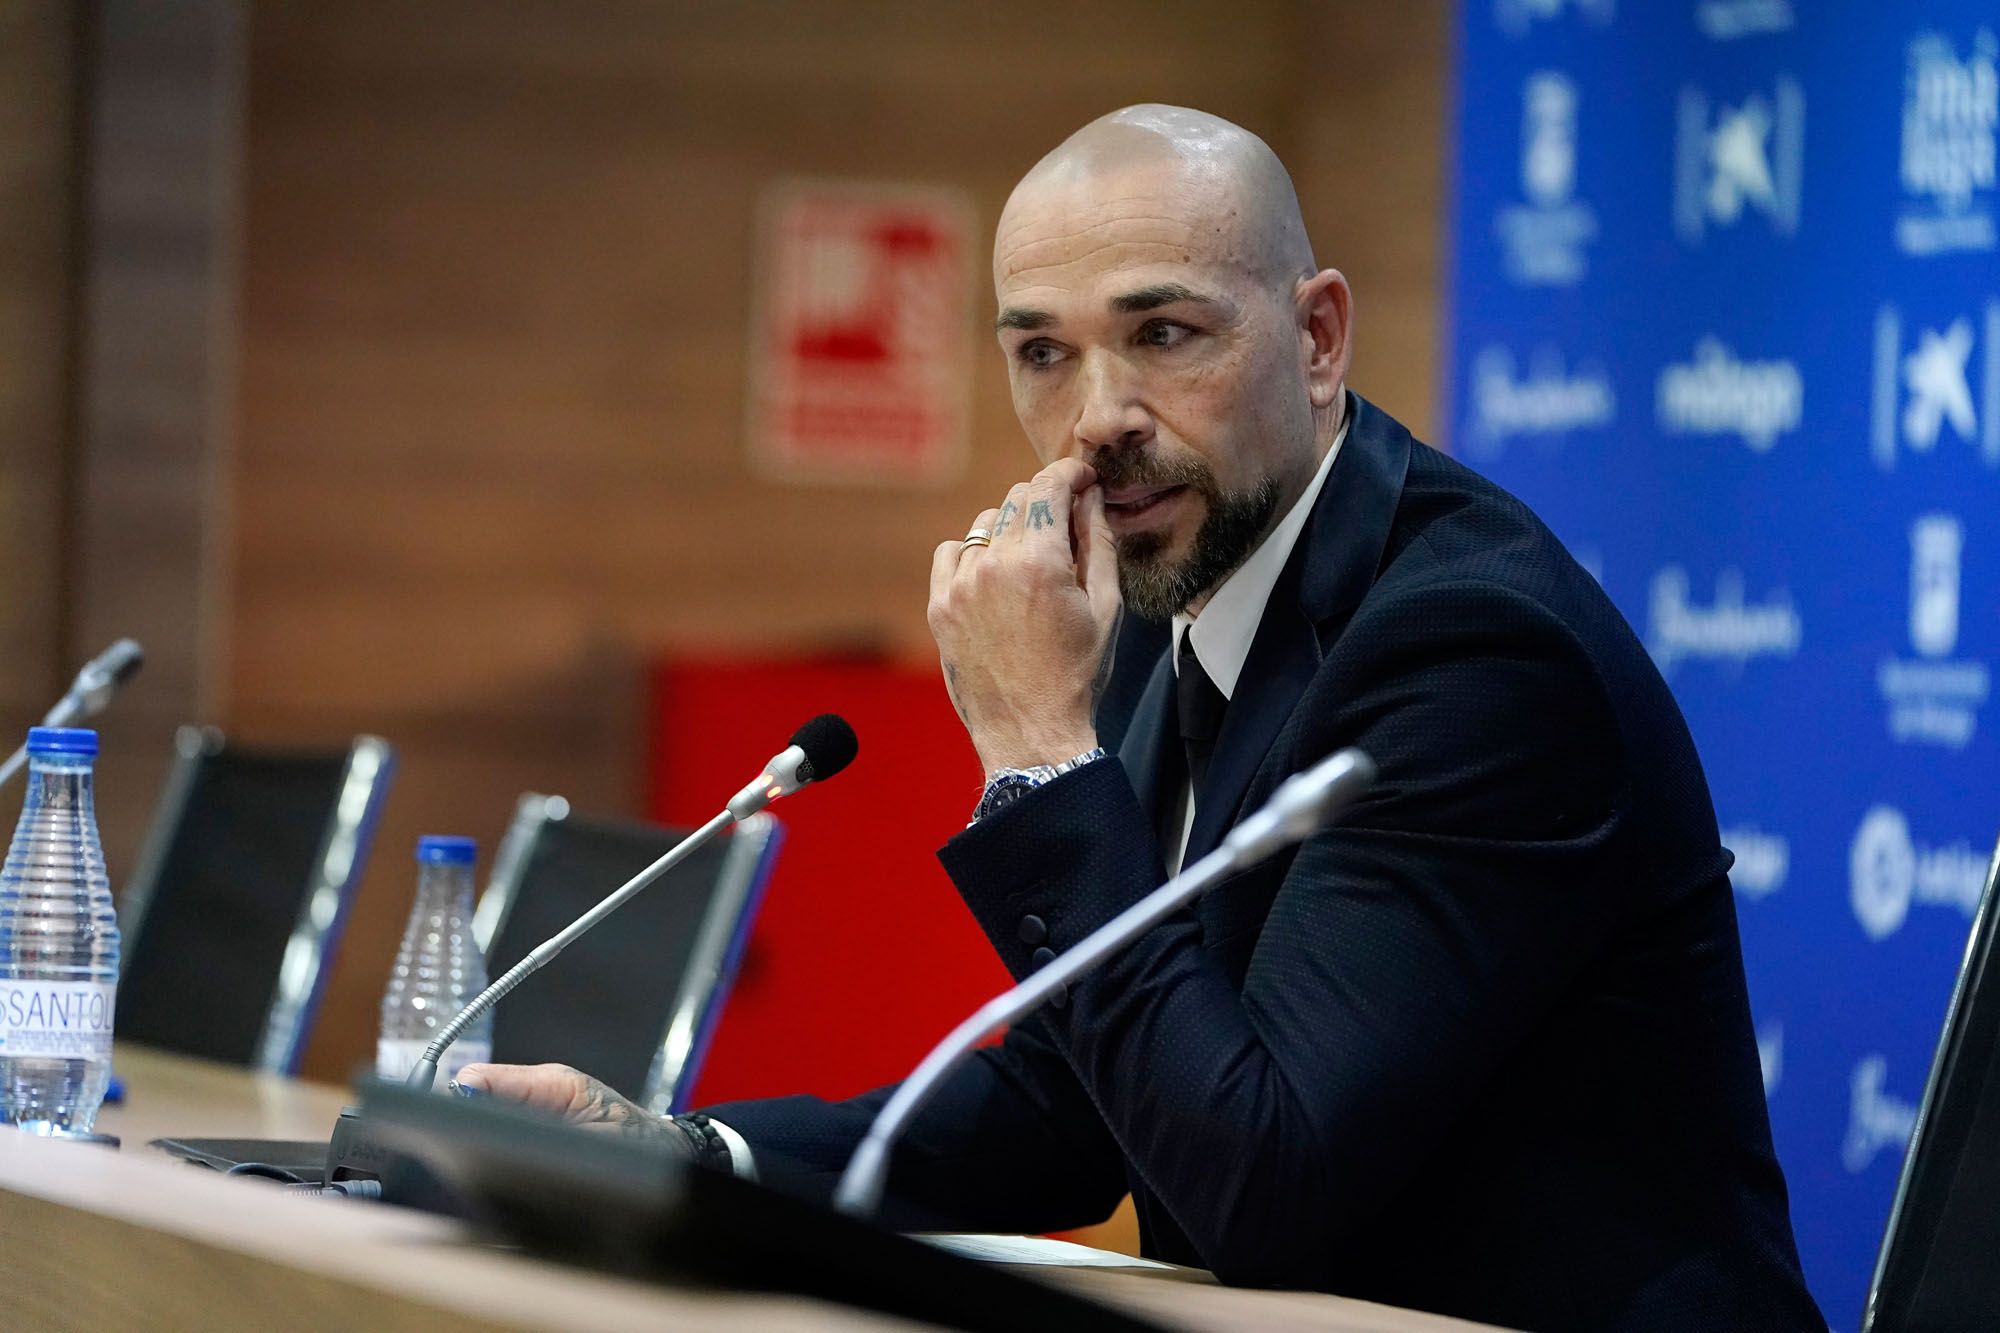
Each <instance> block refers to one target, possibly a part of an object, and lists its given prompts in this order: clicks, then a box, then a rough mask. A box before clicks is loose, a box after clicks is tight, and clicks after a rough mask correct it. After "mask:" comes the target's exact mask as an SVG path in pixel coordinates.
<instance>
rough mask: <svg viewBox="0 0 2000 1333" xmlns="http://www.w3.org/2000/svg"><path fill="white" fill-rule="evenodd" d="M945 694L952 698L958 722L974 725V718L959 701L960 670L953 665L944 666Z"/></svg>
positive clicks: (946, 664) (947, 663)
mask: <svg viewBox="0 0 2000 1333" xmlns="http://www.w3.org/2000/svg"><path fill="white" fill-rule="evenodd" d="M944 692H945V694H946V695H948V696H950V698H951V706H952V708H953V709H954V710H955V711H956V712H957V713H958V720H959V721H960V722H963V723H965V724H966V725H967V726H971V725H972V717H971V715H970V714H968V713H967V712H966V711H965V705H964V704H962V703H960V702H959V701H958V668H957V667H955V666H953V665H952V664H951V663H949V662H946V663H945V664H944Z"/></svg>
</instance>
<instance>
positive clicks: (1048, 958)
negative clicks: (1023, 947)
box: [1028, 948, 1056, 967]
mask: <svg viewBox="0 0 2000 1333" xmlns="http://www.w3.org/2000/svg"><path fill="white" fill-rule="evenodd" d="M1055 960H1056V951H1055V950H1054V949H1048V948H1042V949H1037V950H1035V953H1034V956H1033V957H1032V958H1030V959H1029V960H1028V961H1029V962H1031V963H1033V964H1034V965H1035V966H1036V967H1047V966H1048V965H1049V964H1050V963H1053V962H1054V961H1055Z"/></svg>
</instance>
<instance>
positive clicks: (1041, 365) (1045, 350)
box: [1015, 341, 1062, 370]
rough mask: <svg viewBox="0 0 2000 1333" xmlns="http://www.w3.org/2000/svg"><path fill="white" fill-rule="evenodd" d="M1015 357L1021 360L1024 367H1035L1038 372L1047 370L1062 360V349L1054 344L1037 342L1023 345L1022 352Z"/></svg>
mask: <svg viewBox="0 0 2000 1333" xmlns="http://www.w3.org/2000/svg"><path fill="white" fill-rule="evenodd" d="M1015 355H1016V356H1018V357H1020V358H1021V362H1022V364H1024V365H1027V366H1030V367H1033V368H1034V369H1036V370H1046V369H1048V368H1049V367H1050V366H1053V365H1054V364H1055V363H1056V362H1058V361H1060V360H1062V349H1061V348H1059V347H1057V346H1056V345H1055V344H1054V343H1045V342H1039V341H1037V342H1031V343H1023V344H1022V345H1021V350H1020V351H1018V352H1016V353H1015Z"/></svg>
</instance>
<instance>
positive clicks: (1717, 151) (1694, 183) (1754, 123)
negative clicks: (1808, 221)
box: [1674, 74, 1806, 245]
mask: <svg viewBox="0 0 2000 1333" xmlns="http://www.w3.org/2000/svg"><path fill="white" fill-rule="evenodd" d="M1805 142H1806V97H1805V93H1804V92H1803V91H1801V90H1800V88H1799V82H1798V80H1797V79H1794V78H1792V77H1791V76H1790V75H1786V74H1781V75H1779V76H1778V79H1777V82H1776V83H1775V84H1774V85H1773V86H1772V89H1771V91H1770V92H1769V93H1765V92H1762V91H1758V92H1753V93H1751V94H1749V95H1748V96H1747V97H1745V98H1744V99H1743V100H1742V101H1740V102H1735V103H1726V102H1715V101H1713V100H1711V99H1710V97H1709V95H1708V94H1707V93H1706V92H1705V91H1703V90H1702V89H1700V88H1697V87H1695V86H1694V85H1692V84H1690V85H1688V86H1686V87H1683V88H1682V89H1681V96H1680V110H1679V117H1678V126H1677V130H1676V133H1675V139H1674V230H1675V231H1676V232H1678V233H1679V234H1680V238H1681V240H1683V241H1684V242H1686V243H1687V244H1689V245H1697V244H1699V243H1700V242H1701V240H1702V238H1703V237H1704V236H1706V235H1707V233H1708V231H1709V230H1710V229H1711V228H1715V227H1733V226H1735V225H1736V224H1737V223H1738V222H1740V221H1742V219H1743V218H1744V217H1745V216H1747V215H1749V214H1752V213H1755V214H1759V215H1761V216H1762V217H1763V218H1764V219H1765V221H1766V222H1767V223H1769V224H1770V227H1771V230H1773V231H1774V232H1776V233H1777V234H1778V235H1780V236H1790V235H1792V234H1793V233H1795V232H1797V231H1798V229H1799V199H1800V193H1801V182H1802V180H1803V178H1804V173H1805Z"/></svg>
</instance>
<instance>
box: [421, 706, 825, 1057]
mask: <svg viewBox="0 0 2000 1333" xmlns="http://www.w3.org/2000/svg"><path fill="white" fill-rule="evenodd" d="M859 748H860V742H859V741H857V740H856V739H855V737H854V728H853V727H850V726H848V725H847V722H846V720H845V719H844V718H841V717H840V716H838V715H837V714H834V713H822V714H820V715H819V716H818V717H816V718H814V719H813V720H812V721H810V722H808V723H806V724H805V725H804V726H802V727H800V728H799V729H798V730H797V731H795V732H793V733H792V741H791V744H790V745H788V746H786V747H785V748H784V749H783V750H780V751H779V752H778V753H777V754H776V755H774V756H772V757H771V759H770V761H769V762H768V763H766V764H765V765H764V769H763V771H762V772H761V773H759V774H758V775H757V776H756V777H755V778H752V779H751V780H750V781H749V782H748V783H746V784H745V785H744V787H743V790H741V791H739V792H737V793H736V795H734V796H732V797H730V798H729V804H728V805H727V806H725V807H724V808H723V809H722V811H721V813H719V814H717V815H716V816H715V817H714V818H713V819H711V820H709V821H708V822H707V823H706V824H703V825H702V826H701V827H700V828H698V829H696V830H695V831H694V832H692V833H690V834H688V835H687V837H685V838H683V839H681V840H680V842H679V843H678V844H676V845H675V847H674V848H673V850H671V851H669V852H668V853H667V854H666V855H665V856H662V857H661V858H660V859H659V860H657V861H655V862H653V864H651V865H649V866H647V867H646V868H645V869H644V870H641V871H640V872H639V873H638V874H636V875H634V876H632V878H630V879H628V880H626V881H625V882H624V883H623V884H621V885H620V886H619V887H618V888H617V889H616V890H615V891H614V892H612V893H611V895H610V896H608V897H607V898H605V899H604V901H602V902H600V903H598V904H597V906H595V907H593V908H591V909H590V910H589V911H588V912H585V913H584V914H583V915H582V916H580V917H578V918H577V919H576V920H574V921H572V922H570V923H569V924H568V925H567V926H564V927H563V928H562V929H561V930H559V931H557V932H556V933H555V934H554V935H552V936H550V937H549V938H548V939H546V940H544V941H543V942H542V943H541V944H539V945H537V946H536V947H535V948H534V950H533V951H532V952H530V953H529V954H528V956H527V957H526V958H523V959H522V960H521V961H520V962H518V963H516V964H514V966H512V967H510V968H508V969H507V971H506V972H505V973H504V974H502V975H501V977H500V978H499V980H497V981H495V982H494V983H493V984H492V985H490V986H488V987H487V988H486V989H485V990H483V991H481V992H479V994H477V995H475V996H473V997H472V999H471V1000H470V1001H469V1002H468V1003H467V1004H466V1006H465V1008H463V1009H461V1010H459V1011H458V1012H457V1013H456V1014H454V1015H453V1016H452V1019H451V1021H450V1022H449V1023H446V1024H445V1025H444V1027H442V1028H441V1029H439V1030H438V1034H437V1036H436V1037H435V1038H433V1039H432V1041H431V1044H430V1045H429V1046H427V1047H425V1048H424V1054H423V1057H422V1058H421V1059H419V1060H418V1061H417V1064H416V1068H414V1069H412V1070H411V1071H410V1078H409V1084H408V1086H410V1087H412V1088H418V1089H422V1090H424V1091H429V1089H430V1087H431V1085H432V1084H434V1083H435V1082H437V1071H438V1061H439V1060H440V1059H441V1058H443V1056H444V1053H445V1052H446V1051H447V1050H449V1049H450V1047H451V1044H452V1043H453V1042H455V1041H457V1040H458V1038H459V1034H460V1033H462V1032H464V1031H465V1029H466V1028H468V1027H470V1026H471V1025H472V1024H473V1022H474V1021H476V1020H477V1019H478V1018H479V1016H480V1015H481V1014H484V1013H485V1012H486V1011H487V1010H488V1009H491V1008H492V1007H493V1006H494V1005H496V1004H498V1003H500V1001H501V1000H502V999H504V998H506V996H507V994H508V993H509V992H510V991H512V990H513V989H514V988H515V987H516V986H518V985H520V984H521V983H522V982H524V981H526V980H527V979H528V978H529V977H531V976H533V975H534V974H535V973H536V972H538V971H540V970H541V969H542V968H543V967H545V966H547V965H548V964H549V963H550V962H551V961H552V960H553V959H554V958H555V956H556V955H557V954H559V953H561V952H562V951H563V950H564V949H566V948H568V947H569V946H570V944H572V943H573V942H574V941H575V940H576V939H577V937H578V936H580V935H582V934H583V933H584V932H585V931H587V930H589V929H590V928H591V927H592V926H594V925H596V924H597V923H598V922H600V921H602V920H603V919H604V918H605V917H607V916H610V915H611V914H612V913H613V912H614V911H616V910H618V908H619V907H620V906H621V905H623V904H624V902H625V901H626V899H628V898H630V897H631V896H632V895H633V894H635V893H637V892H639V890H641V889H643V888H645V887H646V886H647V885H648V884H651V883H652V882H653V881H654V880H656V879H658V878H659V877H660V876H662V875H664V874H666V873H667V872H668V871H669V870H672V869H673V868H674V867H675V866H677V865H679V864H680V863H681V862H682V861H684V860H686V859H687V858H688V856H689V855H690V854H691V853H693V852H694V850H695V849H696V848H698V847H700V846H701V845H702V844H703V843H705V842H707V841H708V840H709V839H710V838H712V837H714V836H715V835H716V834H718V833H720V832H721V831H722V830H723V829H725V828H728V827H729V826H730V825H731V824H734V823H736V822H737V821H738V820H742V819H748V818H749V817H750V816H751V815H754V814H756V813H757V812H758V811H759V810H762V809H763V808H764V807H765V806H767V805H769V804H770V803H771V802H773V801H775V800H777V799H778V798H779V797H780V796H789V795H791V794H792V793H793V792H795V791H797V790H798V789H799V788H801V787H803V786H805V785H806V784H807V783H811V782H824V781H826V780H827V779H828V778H830V777H832V776H833V775H834V774H836V773H838V772H840V770H841V769H843V768H846V767H847V766H848V765H849V764H851V763H853V762H854V756H855V753H856V752H857V751H858V749H859Z"/></svg>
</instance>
